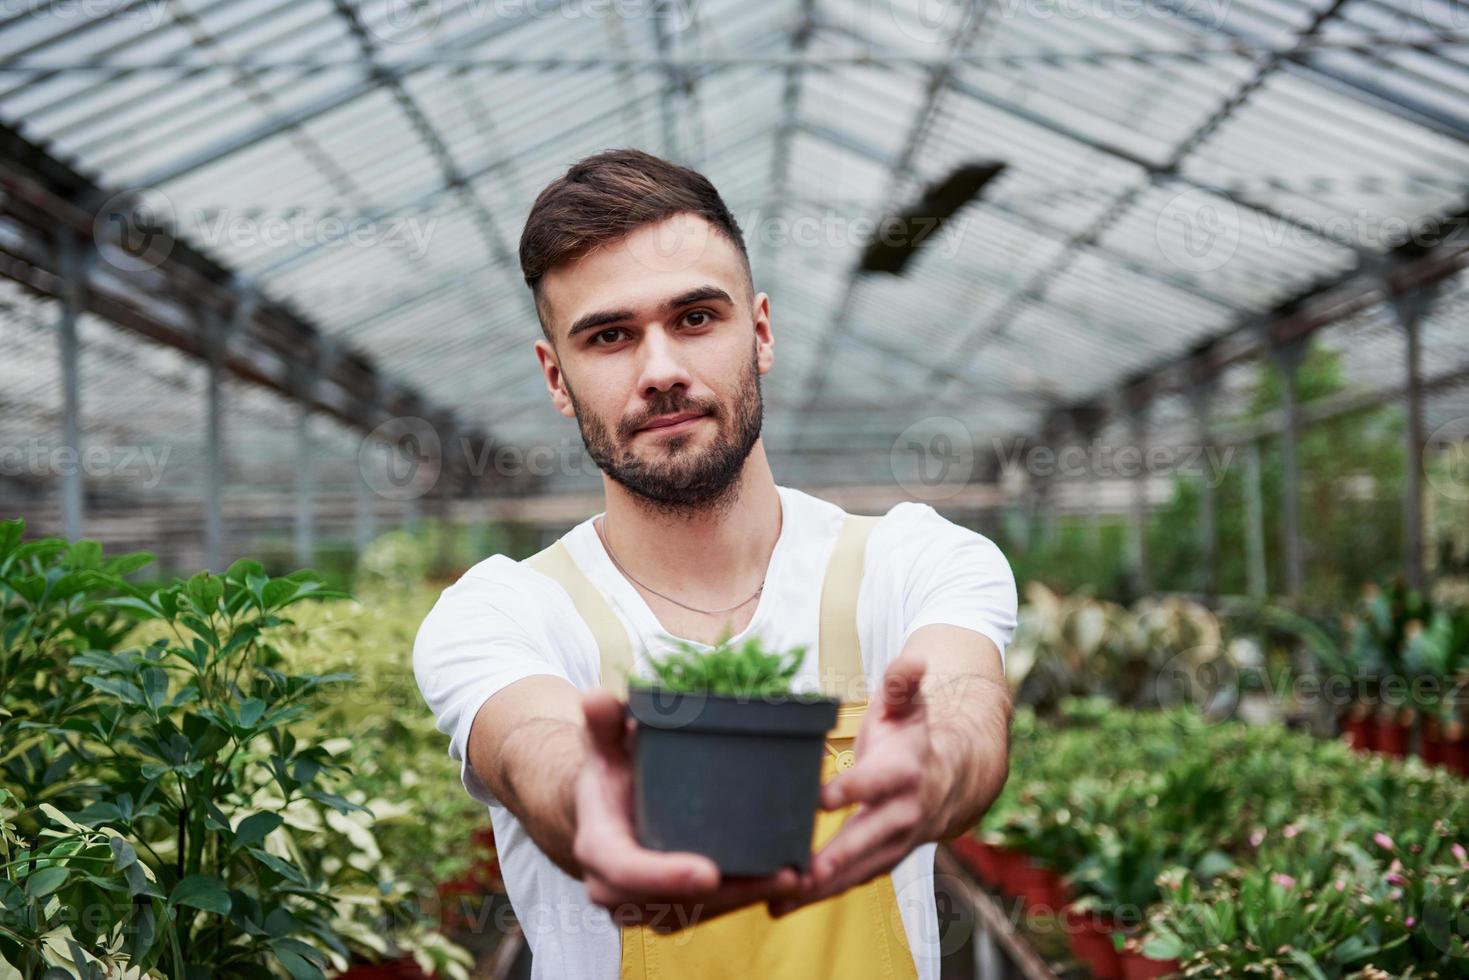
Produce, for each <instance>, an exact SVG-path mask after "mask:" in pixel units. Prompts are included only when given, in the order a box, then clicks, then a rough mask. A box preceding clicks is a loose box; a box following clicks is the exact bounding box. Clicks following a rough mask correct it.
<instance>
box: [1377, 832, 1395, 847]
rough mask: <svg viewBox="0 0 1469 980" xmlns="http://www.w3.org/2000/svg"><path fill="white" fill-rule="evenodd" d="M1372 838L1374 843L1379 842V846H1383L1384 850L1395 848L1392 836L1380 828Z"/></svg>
mask: <svg viewBox="0 0 1469 980" xmlns="http://www.w3.org/2000/svg"><path fill="white" fill-rule="evenodd" d="M1372 840H1373V842H1374V843H1376V844H1377V846H1378V847H1380V848H1382V849H1383V850H1384V851H1391V850H1392V849H1393V846H1394V845H1393V842H1392V838H1391V837H1389V836H1387V835H1386V834H1384V833H1383V832H1382V831H1380V830H1379V831H1378V832H1377V833H1375V834H1373V835H1372Z"/></svg>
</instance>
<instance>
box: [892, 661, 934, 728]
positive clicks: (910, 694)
mask: <svg viewBox="0 0 1469 980" xmlns="http://www.w3.org/2000/svg"><path fill="white" fill-rule="evenodd" d="M925 669H926V665H925V664H924V661H923V658H921V657H918V656H913V655H909V656H901V655H900V656H899V657H898V658H897V659H896V660H894V661H893V662H892V663H891V664H889V665H888V669H887V671H886V672H885V673H884V674H883V676H882V710H883V714H884V715H885V716H886V717H889V718H901V717H903V716H905V715H909V714H912V713H913V712H915V711H917V710H918V709H919V708H920V707H921V706H922V704H923V701H922V698H921V697H920V694H919V688H920V686H921V685H922V683H923V674H924V671H925Z"/></svg>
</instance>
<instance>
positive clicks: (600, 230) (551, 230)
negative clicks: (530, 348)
mask: <svg viewBox="0 0 1469 980" xmlns="http://www.w3.org/2000/svg"><path fill="white" fill-rule="evenodd" d="M684 213H690V214H696V215H698V216H699V217H701V218H703V219H705V220H706V221H708V222H709V223H710V224H712V225H713V226H714V227H715V228H716V229H718V230H719V231H720V233H722V234H723V235H724V236H725V237H726V238H728V239H729V241H730V243H731V244H733V245H734V246H735V248H737V249H738V250H739V253H740V259H741V260H742V262H743V263H744V267H745V283H746V286H747V287H748V288H749V290H750V293H751V295H752V296H753V295H754V280H753V277H752V276H751V273H750V256H749V253H748V252H747V251H746V250H745V236H744V235H743V233H741V231H740V226H739V223H738V222H737V221H735V218H734V215H733V214H731V213H730V211H729V208H727V207H725V205H724V200H723V199H722V198H721V197H720V196H719V192H718V191H717V190H715V189H714V185H713V184H711V183H710V182H709V179H708V178H707V177H705V176H704V175H703V174H701V173H699V172H698V171H696V170H690V169H689V168H688V167H682V166H679V165H678V164H676V163H671V162H669V161H668V160H664V159H662V158H660V157H655V156H653V155H652V154H651V153H645V152H643V151H642V150H636V149H630V148H629V149H621V150H606V151H603V152H602V153H598V154H595V155H593V156H589V157H586V158H584V159H582V160H578V161H577V162H576V163H573V164H572V165H571V167H570V168H569V169H568V170H567V171H566V174H565V175H564V176H562V177H558V178H557V179H556V180H554V181H552V182H551V183H550V184H548V185H547V186H546V188H545V190H543V191H541V193H540V195H539V196H538V197H537V198H536V201H535V203H534V204H533V205H531V209H530V215H529V216H528V217H527V218H526V219H525V229H524V230H523V231H522V232H521V234H520V271H521V273H522V274H523V275H524V276H525V283H526V285H527V286H529V287H530V289H531V295H532V296H534V297H535V302H536V314H537V316H538V317H539V319H540V321H541V331H542V332H543V333H544V334H545V335H546V339H547V340H548V341H550V342H551V343H553V344H554V343H555V338H554V337H553V336H552V335H551V327H550V325H549V324H548V323H547V322H546V313H545V309H544V307H543V305H542V295H541V280H542V278H543V277H544V276H545V274H546V273H547V272H548V271H549V270H551V269H552V268H554V267H555V266H557V265H559V264H561V263H562V262H566V261H569V260H572V259H576V258H580V257H581V256H583V255H585V254H586V253H588V252H590V251H592V250H593V249H595V248H597V247H598V246H601V245H605V244H607V243H609V242H614V241H617V240H619V239H621V238H624V237H626V236H627V235H629V234H631V233H632V232H634V231H636V230H637V229H638V228H641V227H643V226H644V225H650V224H655V223H657V222H659V221H662V220H664V219H666V218H671V217H673V216H674V215H676V214H684Z"/></svg>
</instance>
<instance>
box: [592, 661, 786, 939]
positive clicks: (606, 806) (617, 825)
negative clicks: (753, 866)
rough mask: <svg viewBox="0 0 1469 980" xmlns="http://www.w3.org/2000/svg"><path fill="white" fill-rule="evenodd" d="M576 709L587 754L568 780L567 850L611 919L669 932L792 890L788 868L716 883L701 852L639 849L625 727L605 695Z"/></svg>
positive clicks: (616, 704) (629, 729)
mask: <svg viewBox="0 0 1469 980" xmlns="http://www.w3.org/2000/svg"><path fill="white" fill-rule="evenodd" d="M582 710H583V711H584V713H585V715H586V734H587V739H588V751H587V755H586V761H585V764H584V765H583V766H582V768H581V771H580V773H578V775H577V780H576V787H575V797H576V833H575V838H574V841H573V852H574V854H575V857H576V861H577V863H578V864H579V865H580V866H581V870H582V879H583V881H584V882H585V884H586V888H587V895H588V897H589V898H590V899H591V900H592V901H593V902H596V903H597V904H598V905H602V906H605V907H606V908H607V909H608V910H609V911H610V912H611V913H612V918H613V920H614V921H615V922H617V923H618V924H619V925H632V924H635V923H646V924H647V925H649V926H650V927H651V928H653V929H655V930H657V931H659V932H672V931H675V930H678V929H682V928H684V927H686V926H690V925H694V924H696V923H698V922H704V921H707V920H709V919H712V918H714V917H715V916H718V915H722V914H724V913H725V912H730V911H733V910H735V909H737V908H740V907H742V906H745V905H750V904H753V903H755V902H760V901H769V900H772V899H777V898H779V897H781V896H783V895H788V894H791V893H793V892H794V891H795V889H796V887H797V885H798V880H797V875H796V872H795V870H794V869H792V868H784V869H782V870H781V871H780V872H779V873H777V874H775V875H772V876H770V877H766V878H748V877H746V878H722V877H721V875H720V873H719V868H718V866H717V865H716V864H715V863H714V862H713V861H711V860H710V859H709V858H707V857H704V856H703V855H700V854H692V853H687V852H663V851H653V850H649V849H647V848H644V847H642V846H641V845H639V844H638V842H637V837H636V835H635V832H634V829H633V820H632V806H633V793H632V765H631V740H632V737H633V727H634V726H633V723H632V722H631V721H629V720H627V719H625V718H624V717H623V712H622V703H621V702H620V701H618V700H617V699H616V698H614V697H613V696H612V695H611V694H609V693H608V692H606V691H600V690H598V691H589V692H587V693H585V694H584V695H583V696H582Z"/></svg>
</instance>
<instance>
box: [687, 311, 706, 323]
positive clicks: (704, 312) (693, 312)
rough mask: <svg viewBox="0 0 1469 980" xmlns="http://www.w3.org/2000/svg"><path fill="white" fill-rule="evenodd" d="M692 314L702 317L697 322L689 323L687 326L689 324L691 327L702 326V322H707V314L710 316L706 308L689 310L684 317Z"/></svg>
mask: <svg viewBox="0 0 1469 980" xmlns="http://www.w3.org/2000/svg"><path fill="white" fill-rule="evenodd" d="M693 316H697V317H702V318H703V319H702V320H701V321H700V322H698V323H690V324H689V326H691V327H702V326H704V324H706V323H708V322H709V316H710V314H709V311H708V310H690V311H689V312H688V313H687V314H686V315H685V317H684V319H685V320H687V319H688V318H689V317H693Z"/></svg>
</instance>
